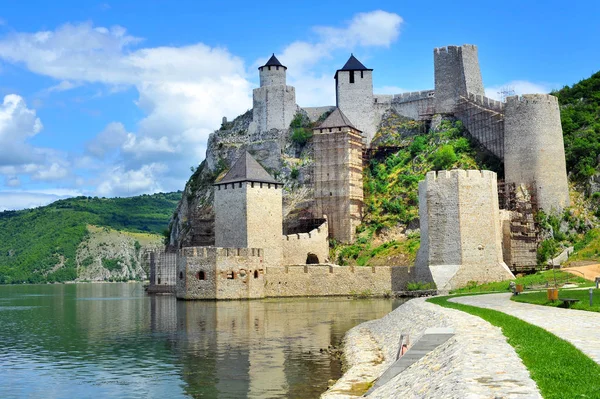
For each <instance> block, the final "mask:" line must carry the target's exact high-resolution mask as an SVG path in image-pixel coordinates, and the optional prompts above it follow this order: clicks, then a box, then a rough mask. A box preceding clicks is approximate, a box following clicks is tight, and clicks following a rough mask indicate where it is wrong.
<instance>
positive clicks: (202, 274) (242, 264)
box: [176, 247, 265, 299]
mask: <svg viewBox="0 0 600 399" xmlns="http://www.w3.org/2000/svg"><path fill="white" fill-rule="evenodd" d="M263 260H264V252H263V251H262V250H261V249H258V248H216V247H188V248H184V249H182V250H180V251H179V256H178V263H177V286H176V296H177V298H179V299H253V298H263V297H264V273H265V266H264V263H263Z"/></svg>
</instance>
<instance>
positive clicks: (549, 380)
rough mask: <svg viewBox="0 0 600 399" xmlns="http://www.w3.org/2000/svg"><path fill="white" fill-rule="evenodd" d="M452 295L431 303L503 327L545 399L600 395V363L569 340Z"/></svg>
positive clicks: (430, 300) (433, 299)
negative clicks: (459, 300) (461, 300)
mask: <svg viewBox="0 0 600 399" xmlns="http://www.w3.org/2000/svg"><path fill="white" fill-rule="evenodd" d="M569 294H571V292H569ZM448 298H450V297H436V298H430V299H428V302H431V303H435V304H436V305H440V306H443V307H446V308H452V309H458V310H461V311H463V312H467V313H470V314H472V315H475V316H479V317H481V318H482V319H484V320H486V321H488V322H489V323H491V324H492V325H494V326H497V327H500V328H501V329H502V333H503V334H504V335H505V336H506V338H507V340H508V343H509V344H510V345H512V346H513V347H514V348H515V351H516V352H517V354H518V355H519V356H520V357H521V359H522V360H523V364H525V367H527V369H528V370H529V373H530V374H531V378H532V379H533V380H534V381H535V382H536V383H537V385H538V388H539V389H540V392H541V393H542V396H543V397H544V398H545V399H564V398H598V397H600V365H598V364H597V363H596V362H594V361H593V360H592V359H590V358H589V357H588V356H586V355H585V354H583V353H582V352H581V351H580V350H579V349H577V348H575V347H574V346H573V345H571V344H570V343H568V342H567V341H564V340H562V339H560V338H558V337H557V336H556V335H554V334H551V333H549V332H548V331H546V330H544V329H542V328H539V327H536V326H534V325H531V324H529V323H526V322H524V321H522V320H520V319H517V318H516V317H513V316H509V315H507V314H504V313H502V312H498V311H495V310H490V309H482V308H478V307H474V306H468V305H461V304H458V303H453V302H448Z"/></svg>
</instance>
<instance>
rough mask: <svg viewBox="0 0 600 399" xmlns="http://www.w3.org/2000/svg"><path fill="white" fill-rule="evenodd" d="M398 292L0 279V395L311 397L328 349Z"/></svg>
mask: <svg viewBox="0 0 600 399" xmlns="http://www.w3.org/2000/svg"><path fill="white" fill-rule="evenodd" d="M399 304H400V302H399V301H397V300H396V301H395V300H386V299H368V300H352V299H346V298H297V299H268V300H255V301H225V302H186V301H177V300H176V299H175V298H174V297H173V296H148V295H146V294H145V292H144V290H143V288H142V286H141V284H125V283H123V284H65V285H30V286H26V285H22V286H0V398H44V399H51V398H190V397H191V398H246V397H252V398H316V397H318V396H319V394H320V393H322V392H324V391H325V390H326V389H327V382H328V380H329V379H337V378H339V377H340V376H341V370H340V367H341V365H340V362H339V360H337V359H336V358H335V357H333V356H331V355H330V354H329V353H327V351H326V350H325V351H322V349H327V348H328V346H330V345H334V346H337V345H339V343H340V342H341V340H342V338H343V336H344V334H345V333H346V331H348V330H349V329H350V328H352V327H354V326H355V325H357V324H359V323H362V322H364V321H367V320H371V319H376V318H380V317H382V316H383V315H385V314H386V313H389V312H390V311H391V310H393V309H394V308H395V307H396V306H398V305H399Z"/></svg>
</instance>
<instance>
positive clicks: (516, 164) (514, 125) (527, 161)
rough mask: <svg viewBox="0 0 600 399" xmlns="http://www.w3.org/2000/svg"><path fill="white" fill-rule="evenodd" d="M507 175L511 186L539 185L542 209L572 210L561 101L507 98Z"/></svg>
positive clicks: (539, 97) (541, 97) (538, 97)
mask: <svg viewBox="0 0 600 399" xmlns="http://www.w3.org/2000/svg"><path fill="white" fill-rule="evenodd" d="M504 124H505V134H504V152H505V156H504V173H505V177H506V182H507V183H516V184H517V185H518V184H521V183H524V184H535V187H536V192H537V201H538V207H539V208H540V209H543V210H544V211H546V212H551V211H553V210H554V211H559V212H560V211H562V209H563V208H564V207H567V206H569V202H570V201H569V187H568V182H567V171H566V161H565V149H564V142H563V134H562V127H561V123H560V110H559V107H558V99H557V98H556V97H554V96H551V95H549V94H527V95H523V96H520V97H519V96H511V97H508V98H507V102H506V109H505V122H504Z"/></svg>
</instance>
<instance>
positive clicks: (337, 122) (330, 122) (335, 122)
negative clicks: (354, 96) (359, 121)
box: [317, 108, 360, 132]
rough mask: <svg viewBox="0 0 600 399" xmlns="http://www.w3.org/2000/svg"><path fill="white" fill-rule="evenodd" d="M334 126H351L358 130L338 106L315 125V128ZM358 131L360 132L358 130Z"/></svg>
mask: <svg viewBox="0 0 600 399" xmlns="http://www.w3.org/2000/svg"><path fill="white" fill-rule="evenodd" d="M334 127H351V128H352V129H354V130H358V129H357V128H356V127H354V125H353V124H352V122H350V120H349V119H348V118H347V117H346V115H344V113H343V112H342V111H341V110H340V109H339V108H336V109H335V110H334V111H333V112H332V113H331V114H330V115H329V116H328V117H327V119H325V120H324V121H323V122H322V123H321V124H320V125H319V126H317V129H329V128H334ZM358 131H359V132H360V130H358Z"/></svg>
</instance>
